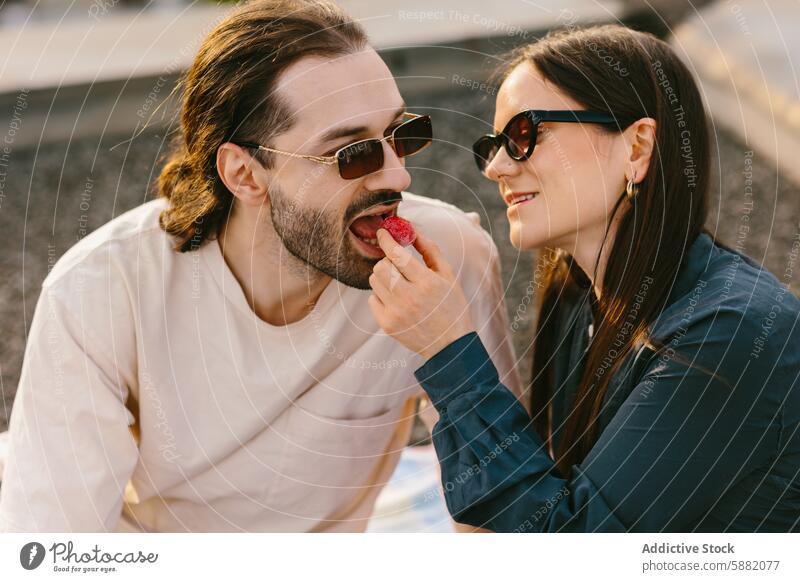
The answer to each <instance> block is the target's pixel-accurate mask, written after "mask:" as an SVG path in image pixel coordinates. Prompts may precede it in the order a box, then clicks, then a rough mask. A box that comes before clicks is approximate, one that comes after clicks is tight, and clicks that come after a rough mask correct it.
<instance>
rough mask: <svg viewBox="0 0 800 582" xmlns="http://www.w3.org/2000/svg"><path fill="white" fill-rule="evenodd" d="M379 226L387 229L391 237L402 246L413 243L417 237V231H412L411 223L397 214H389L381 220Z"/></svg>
mask: <svg viewBox="0 0 800 582" xmlns="http://www.w3.org/2000/svg"><path fill="white" fill-rule="evenodd" d="M381 228H385V229H386V230H388V231H389V234H390V235H392V238H393V239H394V240H396V241H397V243H398V244H401V245H403V246H404V247H407V246H408V245H410V244H413V243H414V241H415V240H416V238H417V233H415V232H414V227H413V226H411V223H410V222H409V221H407V220H406V219H405V218H400V217H399V216H390V217H389V218H387V219H386V220H384V221H383V223H382V224H381Z"/></svg>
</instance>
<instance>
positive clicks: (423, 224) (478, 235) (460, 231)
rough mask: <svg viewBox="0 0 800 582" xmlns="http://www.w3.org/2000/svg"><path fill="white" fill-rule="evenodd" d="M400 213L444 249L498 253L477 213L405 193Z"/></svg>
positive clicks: (434, 199)
mask: <svg viewBox="0 0 800 582" xmlns="http://www.w3.org/2000/svg"><path fill="white" fill-rule="evenodd" d="M398 214H399V215H400V216H402V217H403V218H406V219H408V220H410V221H411V222H412V223H413V224H414V226H415V227H416V228H418V229H419V230H420V231H422V232H423V234H426V235H427V236H428V238H430V239H432V240H433V241H434V242H436V243H437V244H438V245H439V246H440V247H442V249H445V248H446V247H447V248H450V247H456V248H459V247H460V248H461V249H462V251H466V252H470V251H476V250H480V249H481V248H485V249H486V250H487V251H488V252H494V251H496V248H495V245H494V242H493V241H492V237H491V236H490V235H489V233H488V232H486V230H485V229H484V228H483V227H482V226H481V218H480V215H479V214H478V213H477V212H467V211H464V210H462V209H461V208H458V207H457V206H455V205H454V204H450V203H448V202H444V201H443V200H438V199H436V198H428V197H427V196H420V195H419V194H412V193H410V192H403V202H402V204H401V205H400V210H399V212H398ZM453 250H455V249H453Z"/></svg>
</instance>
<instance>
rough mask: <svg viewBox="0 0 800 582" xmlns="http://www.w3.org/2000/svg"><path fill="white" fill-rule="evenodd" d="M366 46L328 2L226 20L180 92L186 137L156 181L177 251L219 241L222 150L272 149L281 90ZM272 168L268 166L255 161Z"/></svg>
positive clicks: (242, 13) (297, 3) (260, 8)
mask: <svg viewBox="0 0 800 582" xmlns="http://www.w3.org/2000/svg"><path fill="white" fill-rule="evenodd" d="M366 44H367V36H366V33H365V32H364V30H363V28H362V27H361V26H360V25H359V24H358V23H356V22H354V21H353V20H351V19H350V18H349V17H348V16H347V15H346V14H345V13H344V12H343V11H342V10H341V9H340V8H339V7H337V6H336V4H334V3H333V2H328V1H326V0H259V1H255V2H251V3H248V4H246V5H244V6H243V7H241V8H239V9H237V10H236V11H234V12H233V13H232V14H231V15H229V16H228V17H227V18H225V20H223V21H222V22H221V23H220V24H219V25H218V26H217V27H216V28H215V29H214V30H213V31H212V32H211V34H209V35H208V37H206V39H205V40H204V41H203V44H202V46H201V47H200V50H199V52H198V54H197V56H196V57H195V60H194V63H193V64H192V66H191V68H190V69H189V70H188V71H187V73H186V74H185V75H184V77H183V79H182V80H181V82H180V84H179V89H181V90H182V107H181V132H180V135H179V136H178V140H177V143H176V144H175V146H174V152H173V153H172V156H171V158H170V159H169V161H168V162H167V164H166V165H165V167H164V169H163V170H162V171H161V175H160V177H159V190H160V195H161V196H164V197H165V198H167V199H169V208H167V209H166V210H164V212H163V213H162V214H161V219H160V220H161V227H162V228H163V229H164V230H165V231H166V232H168V233H169V234H171V235H173V236H174V237H175V240H176V244H175V249H176V250H178V251H181V252H184V251H189V250H193V249H196V248H198V247H199V246H200V245H201V244H202V243H203V242H204V241H205V240H207V239H209V238H213V237H214V236H216V235H217V234H219V229H220V228H221V226H222V225H223V224H224V221H225V219H226V218H227V216H228V213H229V211H230V208H231V204H232V201H233V195H232V194H231V193H230V192H229V191H228V189H227V188H226V187H225V185H224V184H223V182H222V180H221V179H220V177H219V175H218V174H217V169H216V154H217V149H218V148H219V146H220V145H222V144H223V143H225V142H226V141H230V140H233V139H238V140H242V141H253V142H259V143H263V144H268V143H269V141H270V140H271V139H272V138H274V137H275V136H276V135H278V134H279V133H281V132H283V131H286V130H287V129H289V127H290V125H291V109H290V105H291V104H287V103H283V102H281V100H280V98H279V96H278V95H277V94H276V92H275V90H274V89H275V86H276V82H277V80H278V78H279V76H280V74H281V73H282V72H283V71H285V70H286V68H287V67H289V66H290V65H292V64H293V63H295V62H297V61H298V60H300V59H302V58H304V57H308V56H323V57H330V56H339V55H344V54H349V53H352V52H357V51H358V50H361V49H362V48H363V47H364V46H365V45H366ZM256 155H257V156H258V157H259V160H260V161H261V162H262V163H263V164H264V165H265V166H266V167H269V166H270V163H271V160H270V159H269V157H267V156H266V155H264V154H263V153H262V152H259V153H258V154H256Z"/></svg>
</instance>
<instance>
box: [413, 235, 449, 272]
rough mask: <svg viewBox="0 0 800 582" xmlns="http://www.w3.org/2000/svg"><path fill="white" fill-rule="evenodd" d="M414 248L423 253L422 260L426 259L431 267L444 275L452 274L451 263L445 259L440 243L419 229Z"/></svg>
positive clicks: (426, 262)
mask: <svg viewBox="0 0 800 582" xmlns="http://www.w3.org/2000/svg"><path fill="white" fill-rule="evenodd" d="M414 248H415V249H417V251H418V252H419V254H420V255H422V260H424V261H425V264H426V265H427V266H428V268H429V269H431V270H432V271H435V272H437V273H440V274H442V275H446V274H447V275H449V274H452V269H451V268H450V263H448V262H447V259H445V257H444V255H443V254H442V251H441V249H440V248H439V245H437V244H436V243H435V242H433V241H432V240H431V239H429V238H428V237H427V236H425V235H424V234H421V233H420V232H419V231H417V238H416V240H414Z"/></svg>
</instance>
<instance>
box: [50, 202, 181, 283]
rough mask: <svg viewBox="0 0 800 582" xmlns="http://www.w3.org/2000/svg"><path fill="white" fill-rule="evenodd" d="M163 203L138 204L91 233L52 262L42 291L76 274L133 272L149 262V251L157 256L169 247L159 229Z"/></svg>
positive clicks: (164, 206)
mask: <svg viewBox="0 0 800 582" xmlns="http://www.w3.org/2000/svg"><path fill="white" fill-rule="evenodd" d="M167 204H168V202H167V200H166V199H163V198H158V199H156V200H151V201H150V202H146V203H144V204H141V205H139V206H137V207H135V208H132V209H131V210H128V211H127V212H125V213H123V214H121V215H119V216H117V217H115V218H113V219H112V220H110V221H109V222H107V223H105V224H104V225H102V226H101V227H99V228H98V229H96V230H94V231H92V232H91V233H89V234H88V235H86V236H85V237H83V238H82V239H81V240H79V241H78V242H77V243H75V244H74V245H73V246H72V247H70V248H69V249H68V250H67V251H66V252H65V253H64V254H63V255H62V256H61V257H60V258H59V259H58V261H56V263H55V265H53V268H52V269H51V270H50V272H49V273H48V275H47V277H46V278H45V280H44V283H43V287H54V286H60V285H63V284H69V283H68V282H67V281H65V280H66V279H70V276H71V275H72V276H74V275H75V274H76V273H77V272H80V276H81V277H85V276H86V275H87V272H98V271H103V272H105V273H108V272H109V271H111V270H123V271H124V270H126V269H129V268H135V266H136V264H137V262H138V261H140V260H141V259H143V258H144V259H152V258H153V257H154V256H156V255H154V252H153V251H158V252H159V254H161V249H162V248H163V246H164V245H167V244H169V235H168V234H167V233H166V232H164V231H163V230H162V229H161V227H160V225H159V216H160V214H161V211H162V210H164V209H165V208H166V207H167Z"/></svg>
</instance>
